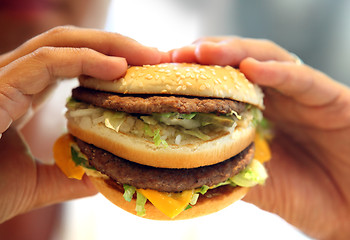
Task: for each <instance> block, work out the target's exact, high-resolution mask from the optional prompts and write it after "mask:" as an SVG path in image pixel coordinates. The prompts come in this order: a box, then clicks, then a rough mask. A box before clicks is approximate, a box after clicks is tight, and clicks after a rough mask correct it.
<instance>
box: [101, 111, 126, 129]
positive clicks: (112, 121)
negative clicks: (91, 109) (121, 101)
mask: <svg viewBox="0 0 350 240" xmlns="http://www.w3.org/2000/svg"><path fill="white" fill-rule="evenodd" d="M125 115H126V114H125V113H124V112H115V111H104V112H103V116H104V118H105V126H106V127H108V128H110V129H113V130H115V131H116V132H118V131H119V128H120V126H121V125H122V124H123V122H124V121H125Z"/></svg>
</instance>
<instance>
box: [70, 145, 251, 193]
mask: <svg viewBox="0 0 350 240" xmlns="http://www.w3.org/2000/svg"><path fill="white" fill-rule="evenodd" d="M77 143H78V146H79V148H80V151H81V152H82V153H84V154H85V155H86V156H87V157H88V159H89V163H90V165H91V166H93V167H94V168H95V169H96V170H98V171H100V172H101V173H103V174H106V175H107V176H109V177H110V178H111V179H113V180H114V181H116V182H117V183H120V184H129V185H132V186H134V187H136V188H143V189H154V190H157V191H161V192H180V191H184V190H189V189H194V188H199V187H201V186H203V185H207V186H213V185H217V184H219V183H221V182H224V181H226V180H227V179H228V178H230V177H232V176H234V175H236V174H237V173H239V172H240V171H241V170H243V169H244V168H245V167H246V166H247V165H248V164H249V163H250V162H251V160H252V159H253V156H254V143H251V144H250V145H249V146H248V147H247V148H246V149H245V150H243V151H242V152H241V153H239V154H237V155H236V156H234V157H232V158H230V159H228V160H226V161H224V162H221V163H217V164H215V165H211V166H204V167H199V168H192V169H168V168H156V167H150V166H145V165H141V164H138V163H134V162H131V161H128V160H126V159H123V158H120V157H118V156H115V155H113V154H111V153H109V152H107V151H105V150H103V149H100V148H97V147H95V146H93V145H90V144H87V143H85V142H83V141H81V140H79V139H77Z"/></svg>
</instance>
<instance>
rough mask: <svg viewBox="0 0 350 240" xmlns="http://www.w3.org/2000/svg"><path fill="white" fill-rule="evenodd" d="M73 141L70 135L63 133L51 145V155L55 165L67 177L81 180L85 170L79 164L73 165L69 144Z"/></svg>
mask: <svg viewBox="0 0 350 240" xmlns="http://www.w3.org/2000/svg"><path fill="white" fill-rule="evenodd" d="M73 143H74V141H73V139H72V137H71V135H69V134H64V135H62V136H61V137H59V138H58V139H57V140H56V142H55V144H54V146H53V156H54V159H55V162H56V165H57V166H58V167H59V169H61V171H62V172H63V173H64V174H65V175H66V176H67V177H68V178H75V179H78V180H81V179H82V177H83V175H84V173H85V171H84V168H83V167H81V166H77V165H75V163H74V162H73V160H72V155H71V149H70V148H71V145H72V144H73Z"/></svg>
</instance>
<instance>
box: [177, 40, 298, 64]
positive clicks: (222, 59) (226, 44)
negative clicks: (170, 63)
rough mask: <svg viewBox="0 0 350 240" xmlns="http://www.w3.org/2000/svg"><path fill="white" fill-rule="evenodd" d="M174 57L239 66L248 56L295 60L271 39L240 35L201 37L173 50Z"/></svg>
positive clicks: (178, 59) (260, 58) (262, 59)
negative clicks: (188, 44) (241, 36)
mask: <svg viewBox="0 0 350 240" xmlns="http://www.w3.org/2000/svg"><path fill="white" fill-rule="evenodd" d="M172 57H173V60H174V61H175V62H194V61H195V62H198V63H201V64H210V65H231V66H238V65H239V63H240V62H241V61H242V60H243V59H245V58H247V57H252V58H255V59H258V60H260V61H266V60H277V61H293V62H294V61H295V57H294V56H292V55H291V54H290V53H289V52H288V51H286V50H285V49H283V48H281V47H280V46H278V45H277V44H275V43H273V42H271V41H269V40H265V39H249V38H239V37H226V38H225V37H208V38H201V39H199V40H197V41H196V42H195V43H194V44H192V45H190V46H185V47H183V48H179V49H176V50H173V52H172Z"/></svg>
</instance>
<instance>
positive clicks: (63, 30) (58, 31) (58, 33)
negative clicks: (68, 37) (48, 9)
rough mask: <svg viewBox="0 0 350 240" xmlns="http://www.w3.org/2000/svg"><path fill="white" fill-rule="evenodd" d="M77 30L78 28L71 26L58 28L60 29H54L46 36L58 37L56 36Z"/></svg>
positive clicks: (46, 33)
mask: <svg viewBox="0 0 350 240" xmlns="http://www.w3.org/2000/svg"><path fill="white" fill-rule="evenodd" d="M75 28H76V27H74V26H71V25H65V26H58V27H54V28H51V29H50V30H48V31H46V32H45V35H48V36H56V35H60V34H62V33H64V32H67V31H72V30H74V29H75Z"/></svg>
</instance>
